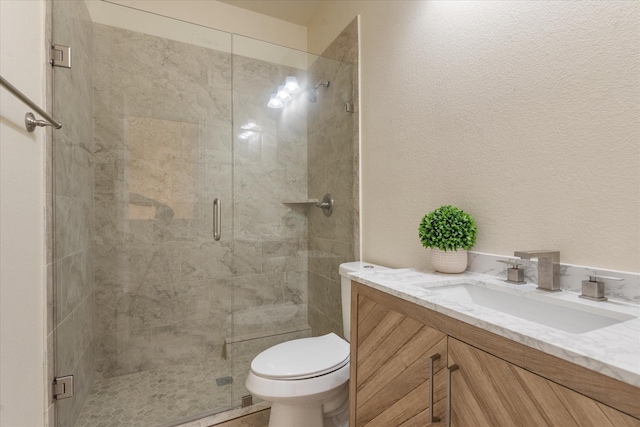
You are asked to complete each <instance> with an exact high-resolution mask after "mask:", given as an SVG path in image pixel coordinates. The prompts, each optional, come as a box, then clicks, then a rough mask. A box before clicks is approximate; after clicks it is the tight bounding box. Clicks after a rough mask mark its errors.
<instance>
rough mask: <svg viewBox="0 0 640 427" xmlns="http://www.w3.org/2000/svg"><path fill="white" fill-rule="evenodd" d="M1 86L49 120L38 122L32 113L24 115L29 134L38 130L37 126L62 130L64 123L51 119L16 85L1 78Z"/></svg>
mask: <svg viewBox="0 0 640 427" xmlns="http://www.w3.org/2000/svg"><path fill="white" fill-rule="evenodd" d="M0 85H2V86H3V87H4V88H6V89H7V90H8V91H9V92H11V93H12V94H13V95H14V96H15V97H16V98H18V99H19V100H20V101H22V102H24V103H25V104H27V105H28V106H29V107H31V108H33V109H34V110H36V113H38V114H39V115H41V116H42V117H44V118H45V119H47V121H44V120H37V119H36V118H35V116H34V115H33V114H32V113H27V114H25V115H24V125H25V127H26V128H27V130H28V131H29V132H33V131H34V130H35V128H36V126H53V127H54V128H56V129H60V128H61V127H62V123H60V122H59V121H57V120H56V119H54V118H53V117H51V116H50V115H49V114H48V113H47V112H46V111H44V110H43V109H42V108H40V107H38V105H37V104H36V103H35V102H33V101H32V100H30V99H29V98H28V97H27V95H25V94H24V93H22V92H20V90H18V88H16V87H15V86H14V85H12V84H11V83H9V82H8V81H7V80H6V79H5V78H4V77H2V76H0Z"/></svg>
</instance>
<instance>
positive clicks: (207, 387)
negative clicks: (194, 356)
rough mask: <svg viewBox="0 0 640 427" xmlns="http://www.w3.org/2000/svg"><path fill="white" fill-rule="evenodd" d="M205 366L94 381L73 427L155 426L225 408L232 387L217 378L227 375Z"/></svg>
mask: <svg viewBox="0 0 640 427" xmlns="http://www.w3.org/2000/svg"><path fill="white" fill-rule="evenodd" d="M208 365H210V363H204V362H202V363H195V364H192V365H181V366H176V367H168V368H165V369H154V370H150V371H145V372H140V373H136V374H131V375H125V376H121V377H115V378H108V379H103V380H96V381H95V382H94V384H93V387H92V389H91V392H90V393H89V396H88V397H87V400H86V402H85V404H84V406H83V408H82V412H81V413H80V416H79V418H78V421H77V423H76V427H134V426H135V427H154V426H159V425H162V424H166V423H168V422H171V421H177V420H180V419H183V418H185V417H191V416H193V415H196V414H204V413H212V412H213V411H224V410H228V409H230V408H231V407H232V401H233V400H232V397H233V396H232V393H233V386H234V384H233V383H226V384H225V381H224V380H223V381H218V382H217V381H216V380H217V379H220V378H224V377H228V376H229V375H230V374H229V373H228V372H227V373H224V372H215V371H212V369H211V368H210V367H209V366H208ZM242 381H243V382H244V379H243V380H242ZM218 383H220V385H218Z"/></svg>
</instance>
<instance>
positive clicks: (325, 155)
mask: <svg viewBox="0 0 640 427" xmlns="http://www.w3.org/2000/svg"><path fill="white" fill-rule="evenodd" d="M357 43H358V41H357V21H356V20H354V21H353V22H352V23H351V24H350V25H349V26H347V28H345V30H344V31H343V32H342V33H341V34H340V35H339V36H338V38H336V40H334V42H333V43H332V44H331V45H330V46H329V47H328V48H327V50H326V51H325V52H324V53H323V55H322V57H320V58H318V59H317V60H316V61H315V62H314V64H313V65H312V66H311V67H310V75H311V76H313V77H312V78H314V79H316V80H329V81H331V86H330V87H329V88H326V90H323V89H319V91H318V101H317V102H316V103H314V104H311V105H310V106H309V108H308V149H307V164H308V175H307V180H308V189H309V190H308V191H309V195H310V196H313V197H320V196H321V195H322V194H324V193H326V192H329V193H331V195H332V196H333V198H334V211H333V214H332V216H331V217H328V218H327V217H325V216H324V215H323V214H322V212H321V211H319V210H316V209H312V210H310V211H309V215H308V219H309V297H308V301H309V322H310V323H309V324H310V325H311V327H312V328H313V331H314V335H320V334H324V333H327V332H330V331H334V332H336V333H339V334H340V335H341V334H342V326H341V325H342V317H341V302H340V276H339V273H338V267H339V265H340V263H342V262H348V261H352V260H354V259H356V257H357V253H356V251H355V250H354V248H355V244H354V242H356V241H357V240H358V239H359V237H358V233H357V231H356V230H355V224H356V220H357V218H356V215H357V212H358V211H357V203H358V190H357V188H356V186H357V182H356V181H355V180H354V178H355V177H356V176H357V174H358V172H357V171H358V169H357V158H358V150H357V147H358V141H357V139H355V136H356V132H355V129H357V122H358V119H357V115H356V114H352V113H347V112H346V111H345V108H344V104H345V103H347V102H353V103H357V100H356V99H354V94H355V92H354V90H355V86H356V85H357V80H356V79H357V72H355V71H354V70H355V69H356V68H357V67H355V66H354V63H356V62H357Z"/></svg>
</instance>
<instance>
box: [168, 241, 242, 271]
mask: <svg viewBox="0 0 640 427" xmlns="http://www.w3.org/2000/svg"><path fill="white" fill-rule="evenodd" d="M182 246H183V248H182V255H181V265H180V278H181V280H203V279H214V278H221V277H229V276H232V275H233V261H234V260H233V248H232V245H231V243H230V242H229V241H223V240H220V241H218V242H202V243H185V244H184V245H182Z"/></svg>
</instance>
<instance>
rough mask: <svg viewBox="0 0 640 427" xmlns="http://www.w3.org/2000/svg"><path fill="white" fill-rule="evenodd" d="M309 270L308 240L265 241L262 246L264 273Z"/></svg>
mask: <svg viewBox="0 0 640 427" xmlns="http://www.w3.org/2000/svg"><path fill="white" fill-rule="evenodd" d="M306 269H307V240H306V239H296V238H292V239H282V240H280V239H278V240H265V241H264V242H263V245H262V271H263V272H265V273H277V272H290V271H301V270H306Z"/></svg>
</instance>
